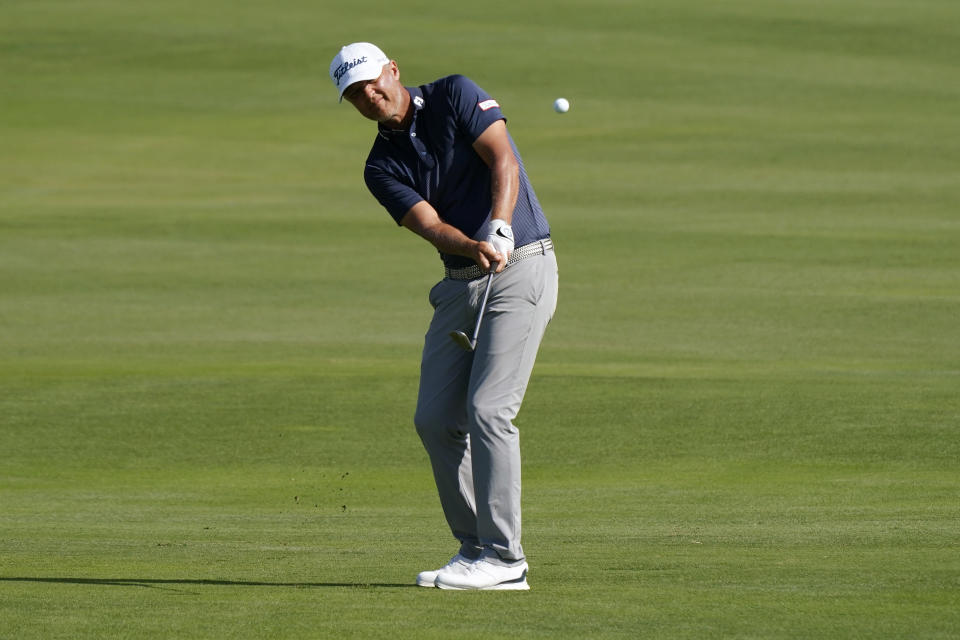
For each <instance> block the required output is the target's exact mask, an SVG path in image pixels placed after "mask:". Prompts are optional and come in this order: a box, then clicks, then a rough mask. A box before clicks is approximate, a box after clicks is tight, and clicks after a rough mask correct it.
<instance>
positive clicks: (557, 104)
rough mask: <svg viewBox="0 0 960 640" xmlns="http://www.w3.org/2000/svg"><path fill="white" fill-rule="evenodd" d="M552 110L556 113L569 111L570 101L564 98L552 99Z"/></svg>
mask: <svg viewBox="0 0 960 640" xmlns="http://www.w3.org/2000/svg"><path fill="white" fill-rule="evenodd" d="M553 110H554V111H556V112H557V113H566V112H567V111H570V102H569V101H568V100H567V99H566V98H557V99H556V100H554V101H553Z"/></svg>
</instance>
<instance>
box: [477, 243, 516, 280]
mask: <svg viewBox="0 0 960 640" xmlns="http://www.w3.org/2000/svg"><path fill="white" fill-rule="evenodd" d="M474 247H475V251H474V254H473V256H472V258H473V259H474V261H476V263H477V264H478V265H480V268H481V269H483V270H484V271H490V269H491V267H492V266H496V267H497V270H496V271H495V273H500V272H501V271H503V270H504V268H506V266H507V261H506V260H504V259H503V256H502V255H500V252H499V251H497V250H496V248H494V246H493V245H492V244H490V243H489V242H486V241H485V240H484V241H480V242H478V243H477V244H476V245H474Z"/></svg>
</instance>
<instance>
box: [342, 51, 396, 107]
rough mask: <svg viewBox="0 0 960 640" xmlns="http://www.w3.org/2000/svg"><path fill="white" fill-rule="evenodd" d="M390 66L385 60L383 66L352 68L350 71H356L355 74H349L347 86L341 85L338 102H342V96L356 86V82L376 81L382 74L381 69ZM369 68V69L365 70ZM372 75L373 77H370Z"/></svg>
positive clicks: (372, 65)
mask: <svg viewBox="0 0 960 640" xmlns="http://www.w3.org/2000/svg"><path fill="white" fill-rule="evenodd" d="M388 64H390V61H389V60H387V61H386V62H384V63H383V64H380V65H376V66H374V64H371V65H363V67H354V68H353V69H351V71H354V70H357V71H356V74H351V76H350V78H348V82H347V84H345V85H343V89H341V90H340V99H339V100H338V102H343V94H344V93H346V92H347V89H349V88H350V87H351V86H352V85H355V84H357V83H358V82H367V81H368V80H376V79H377V78H379V77H380V74H382V73H383V67H384V66H386V65H388ZM367 67H370V68H367ZM371 74H373V75H371Z"/></svg>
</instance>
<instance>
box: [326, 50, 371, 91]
mask: <svg viewBox="0 0 960 640" xmlns="http://www.w3.org/2000/svg"><path fill="white" fill-rule="evenodd" d="M366 61H367V56H363V57H362V58H356V59H354V60H351V61H350V62H344V63H343V64H341V65H340V66H339V67H337V70H336V71H334V72H333V78H334V79H335V80H336V81H337V84H340V80H341V79H342V78H343V74H345V73H346V72H347V71H350V69H353V68H354V67H355V66H357V65H360V64H363V63H364V62H366Z"/></svg>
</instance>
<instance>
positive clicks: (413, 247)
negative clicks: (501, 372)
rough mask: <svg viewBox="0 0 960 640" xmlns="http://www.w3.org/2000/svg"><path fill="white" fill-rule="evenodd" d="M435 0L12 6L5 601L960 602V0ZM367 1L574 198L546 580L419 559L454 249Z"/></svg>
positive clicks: (585, 609)
mask: <svg viewBox="0 0 960 640" xmlns="http://www.w3.org/2000/svg"><path fill="white" fill-rule="evenodd" d="M435 4H436V3H432V2H423V1H420V2H413V3H408V4H407V5H405V6H404V7H402V8H398V7H396V6H395V5H388V4H386V3H379V2H375V3H374V4H373V5H372V6H367V7H366V8H365V9H364V10H363V11H358V10H357V9H356V7H355V6H354V5H351V4H349V3H340V4H333V5H332V6H319V5H317V4H316V3H311V2H304V1H300V2H294V1H291V2H283V3H281V4H280V5H276V6H274V5H270V4H269V3H253V2H233V3H227V2H208V3H199V4H198V3H186V2H173V1H165V2H162V3H153V4H149V5H140V4H130V3H121V2H115V1H113V0H101V1H99V2H85V3H71V2H52V1H51V2H38V1H31V2H25V1H12V2H6V3H4V4H3V5H2V6H0V92H2V99H0V452H2V453H0V456H2V458H0V620H2V624H0V636H2V637H10V638H18V639H21V638H22V639H30V638H45V639H46V638H75V637H96V638H154V637H183V638H186V637H204V638H225V637H230V638H267V637H269V638H304V637H307V638H311V637H330V638H371V637H417V638H433V637H436V638H449V637H469V638H473V637H476V638H499V637H542V638H567V637H569V638H587V637H589V638H636V637H657V638H660V637H663V638H704V637H738V638H810V637H830V638H842V637H851V638H853V637H863V638H868V637H869V638H877V637H885V638H886V637H890V638H895V637H903V638H953V637H956V636H957V635H958V633H960V613H958V612H960V559H958V556H957V549H958V547H960V508H958V505H960V476H958V474H957V468H958V467H957V464H958V461H960V438H958V427H960V394H958V393H957V390H958V389H960V329H958V327H960V324H958V319H960V250H958V248H960V213H958V212H960V181H958V180H957V176H958V175H960V146H958V145H957V143H956V141H957V140H958V139H960V121H958V120H957V117H956V114H957V113H958V112H960V84H958V83H957V82H956V60H958V59H960V29H958V26H957V25H958V24H960V8H958V6H957V5H956V3H954V2H949V1H937V0H921V1H918V2H907V1H906V0H884V1H881V2H873V1H871V2H867V1H865V0H834V1H830V2H827V1H824V0H819V1H818V0H791V1H789V2H762V1H760V0H744V1H742V2H734V3H710V2H706V1H704V0H682V1H666V0H645V1H643V2H624V1H617V0H604V1H601V2H593V3H586V2H571V1H566V2H551V3H540V2H534V3H516V2H511V3H507V2H493V3H492V4H491V3H487V4H485V5H484V6H483V7H482V8H478V7H476V6H473V5H466V4H457V3H453V6H443V7H440V6H434V5H435ZM360 39H369V40H372V41H374V42H377V43H379V44H381V46H383V48H384V49H385V50H386V51H387V53H388V54H390V55H391V56H393V57H395V58H396V59H397V60H398V61H399V63H400V67H401V73H402V75H403V79H404V80H405V81H406V82H407V83H408V84H419V83H422V82H427V81H430V80H432V79H434V78H436V77H439V76H441V75H445V74H448V73H454V72H460V73H465V74H467V75H469V76H471V77H473V78H475V79H476V80H477V81H478V82H479V83H480V84H481V86H483V87H484V88H486V89H487V90H488V91H489V92H490V93H491V94H492V95H494V96H495V97H496V98H497V99H498V100H499V101H500V102H501V104H502V105H503V106H504V109H505V112H506V113H507V115H508V117H509V118H510V129H511V132H512V133H513V136H514V138H515V139H516V140H517V143H518V145H519V146H520V148H521V151H522V152H523V155H524V160H525V163H526V165H527V169H528V172H529V173H530V175H531V177H532V179H533V181H534V185H535V188H536V189H537V192H538V195H539V196H540V199H541V201H542V202H543V203H544V205H545V207H546V209H547V212H548V215H549V217H550V220H551V223H552V225H553V231H554V238H555V240H556V242H557V246H558V258H559V260H560V268H561V295H560V306H559V309H558V314H557V316H556V318H555V321H554V323H553V325H552V326H551V328H550V330H549V332H548V336H547V339H546V340H545V342H544V345H543V348H542V351H541V355H540V358H539V361H538V365H537V369H536V371H535V373H534V379H533V381H532V383H531V386H530V390H529V393H528V396H527V400H526V402H525V405H524V410H523V412H522V413H521V415H520V417H519V419H518V421H517V423H518V426H519V427H520V429H521V434H522V437H523V452H524V460H525V467H524V503H525V511H524V531H525V533H524V545H525V548H526V550H527V553H528V556H529V560H530V563H531V574H530V582H531V585H532V591H531V592H529V593H525V594H503V593H473V594H457V593H453V594H451V593H445V592H439V591H436V590H426V589H417V588H415V587H412V586H410V585H411V584H412V579H413V577H414V576H415V575H416V573H417V572H418V571H419V570H421V569H423V568H428V567H433V566H435V565H437V564H438V563H441V562H443V561H445V560H446V558H447V557H448V556H449V555H450V554H451V553H452V552H453V551H454V544H453V541H452V540H451V539H450V537H449V534H448V533H447V532H446V529H445V525H444V524H443V519H442V515H441V513H440V510H439V505H438V502H437V499H436V497H435V489H434V488H433V484H432V480H431V478H430V474H429V469H428V465H427V461H426V457H425V454H424V453H423V451H422V449H421V447H420V444H419V442H418V440H417V438H416V435H415V433H414V431H413V428H412V424H411V416H412V413H413V402H414V399H415V390H416V384H417V375H418V365H419V348H420V344H421V340H422V336H423V331H424V329H425V326H426V322H427V321H428V318H429V307H428V305H427V301H426V293H427V290H428V288H429V287H430V285H431V284H433V282H434V281H435V279H436V278H437V277H438V274H439V262H438V260H437V258H436V256H435V255H434V253H433V252H432V250H431V249H430V248H429V247H428V246H427V245H426V244H425V243H423V241H421V240H419V239H417V238H415V237H414V236H413V235H412V234H409V233H407V232H405V231H402V230H398V229H396V227H395V225H393V223H392V221H391V220H390V218H389V217H388V216H387V214H386V213H385V212H384V211H383V210H382V209H381V208H380V207H379V206H378V205H377V204H376V203H375V202H374V201H373V200H372V198H371V197H370V196H369V195H368V194H367V193H366V191H365V188H364V187H363V184H362V180H361V168H362V162H363V159H364V157H365V155H366V153H367V149H368V145H369V143H370V142H371V140H372V137H373V131H372V129H371V125H370V124H369V123H367V122H365V121H363V120H362V119H361V118H360V117H359V116H358V115H357V114H355V113H353V112H352V109H351V108H350V107H349V106H345V105H338V104H337V103H336V100H335V97H334V94H333V89H332V87H331V85H330V83H329V80H328V78H327V75H326V73H327V65H328V63H329V60H330V58H331V57H332V55H333V53H335V51H336V50H337V48H338V47H339V46H341V45H342V44H345V43H347V42H349V41H353V40H360ZM561 95H562V96H564V97H567V98H568V99H569V100H570V101H571V104H572V110H571V111H570V113H568V114H566V115H563V116H558V115H555V114H553V113H552V111H550V105H551V103H552V101H553V99H554V98H556V97H558V96H561Z"/></svg>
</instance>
